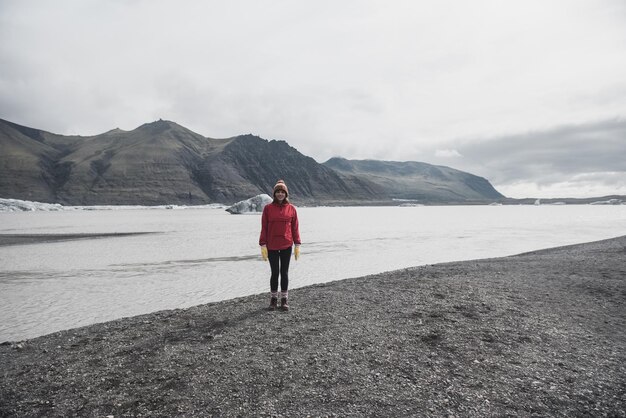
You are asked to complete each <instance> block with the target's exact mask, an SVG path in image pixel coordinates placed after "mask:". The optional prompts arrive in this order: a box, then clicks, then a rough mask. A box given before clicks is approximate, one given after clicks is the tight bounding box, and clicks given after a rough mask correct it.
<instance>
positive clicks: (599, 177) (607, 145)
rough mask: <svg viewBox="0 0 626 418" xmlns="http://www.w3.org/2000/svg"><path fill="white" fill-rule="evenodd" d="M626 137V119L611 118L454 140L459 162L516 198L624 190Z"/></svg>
mask: <svg viewBox="0 0 626 418" xmlns="http://www.w3.org/2000/svg"><path fill="white" fill-rule="evenodd" d="M625 138H626V120H624V119H611V120H605V121H600V122H595V123H588V124H581V125H567V126H561V127H557V128H554V129H550V130H546V131H537V132H528V133H524V134H519V135H509V136H502V137H495V138H490V139H483V140H465V141H462V143H457V144H455V147H456V148H457V149H458V150H459V152H460V153H461V154H462V155H463V158H462V159H461V160H460V161H459V162H458V164H457V165H456V166H455V167H458V166H462V167H463V168H464V169H466V170H468V171H471V172H473V173H477V174H480V175H482V176H484V177H486V178H488V179H489V180H490V181H491V182H492V183H494V184H495V185H497V186H498V187H499V189H500V190H508V191H509V193H514V194H515V197H525V196H522V195H520V193H534V195H533V196H537V197H549V196H547V194H549V193H555V192H556V191H557V190H558V189H561V190H562V192H563V193H569V194H570V195H571V196H593V195H599V194H615V193H624V192H626V158H624V156H625V155H626V140H625ZM435 156H437V154H436V152H435ZM593 185H596V187H595V189H596V190H595V191H594V188H593ZM538 193H539V194H540V195H541V196H539V195H538ZM511 196H513V195H511ZM563 197H565V196H563Z"/></svg>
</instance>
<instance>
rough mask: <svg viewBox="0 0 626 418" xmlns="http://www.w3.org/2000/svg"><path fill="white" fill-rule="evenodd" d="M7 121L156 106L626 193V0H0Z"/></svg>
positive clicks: (511, 186) (520, 184) (213, 128)
mask: <svg viewBox="0 0 626 418" xmlns="http://www.w3.org/2000/svg"><path fill="white" fill-rule="evenodd" d="M0 39H1V40H2V42H0V118H3V119H7V120H10V121H12V122H16V123H19V124H22V125H26V126H30V127H33V128H38V129H43V130H46V131H50V132H54V133H59V134H81V135H92V134H98V133H102V132H105V131H108V130H109V129H112V128H116V127H119V128H121V129H125V130H131V129H134V128H136V127H137V126H139V125H141V124H143V123H146V122H151V121H154V120H157V119H159V118H162V119H168V120H172V121H175V122H177V123H179V124H181V125H183V126H185V127H187V128H189V129H191V130H193V131H195V132H197V133H199V134H202V135H204V136H208V137H214V138H223V137H231V136H235V135H239V134H245V133H253V134H256V135H259V136H261V137H263V138H266V139H282V140H285V141H287V142H288V143H289V144H290V145H292V146H293V147H295V148H297V149H298V150H299V151H300V152H302V153H304V154H306V155H309V156H311V157H313V158H315V159H316V160H317V161H318V162H324V161H326V160H327V159H328V158H330V157H333V156H342V157H345V158H349V159H365V158H372V159H385V160H398V161H408V160H413V161H423V162H428V163H433V164H443V165H448V166H451V167H454V168H458V169H462V170H466V171H470V172H472V173H474V174H478V175H481V176H484V177H486V178H487V179H488V180H490V181H491V182H492V184H494V186H495V187H496V188H497V189H498V190H499V191H500V192H502V193H503V194H505V195H507V196H511V197H569V196H571V197H586V196H601V195H606V194H613V193H619V194H626V162H625V161H626V76H625V74H626V1H623V0H614V1H613V0H586V1H581V0H523V1H497V0H493V1H487V0H473V1H463V0H458V1H442V0H432V1H417V0H408V1H394V0H385V1H383V0H381V1H366V0H354V1H347V0H333V1H325V0H315V1H306V0H301V1H293V0H229V1H212V0H198V1H194V0H184V1H174V0H171V1H165V0H163V1H158V0H146V1H142V0H128V1H122V0H100V1H93V0H76V1H69V0H55V1H46V0H32V1H31V0H14V1H9V0H0Z"/></svg>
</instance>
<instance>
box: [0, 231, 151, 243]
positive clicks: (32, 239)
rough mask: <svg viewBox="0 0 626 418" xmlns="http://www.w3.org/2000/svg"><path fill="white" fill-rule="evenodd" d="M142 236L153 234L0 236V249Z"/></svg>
mask: <svg viewBox="0 0 626 418" xmlns="http://www.w3.org/2000/svg"><path fill="white" fill-rule="evenodd" d="M143 234H154V232H113V233H98V234H0V247H2V246H8V245H25V244H40V243H45V242H55V241H72V240H77V239H97V238H116V237H128V236H133V235H143Z"/></svg>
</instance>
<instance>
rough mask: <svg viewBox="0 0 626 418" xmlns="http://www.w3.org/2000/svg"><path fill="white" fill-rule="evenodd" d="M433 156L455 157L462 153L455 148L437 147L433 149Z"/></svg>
mask: <svg viewBox="0 0 626 418" xmlns="http://www.w3.org/2000/svg"><path fill="white" fill-rule="evenodd" d="M435 157H441V158H457V157H462V155H461V154H460V153H459V152H458V151H457V150H455V149H438V150H436V151H435Z"/></svg>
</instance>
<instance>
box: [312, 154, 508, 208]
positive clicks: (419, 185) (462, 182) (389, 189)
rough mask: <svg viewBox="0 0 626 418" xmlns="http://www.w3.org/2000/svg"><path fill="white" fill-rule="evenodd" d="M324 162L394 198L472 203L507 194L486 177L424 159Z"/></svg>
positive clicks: (333, 159) (336, 160)
mask: <svg viewBox="0 0 626 418" xmlns="http://www.w3.org/2000/svg"><path fill="white" fill-rule="evenodd" d="M324 165H325V166H327V167H330V168H332V169H334V170H336V171H338V172H340V173H342V174H346V175H354V176H357V177H359V178H361V179H363V180H366V181H368V182H369V183H372V184H375V185H376V186H378V187H379V188H381V189H382V190H384V191H385V192H384V194H385V196H387V197H389V198H391V199H407V200H419V201H424V202H430V203H433V202H434V203H464V202H467V203H469V202H471V201H478V202H484V201H485V200H486V199H501V198H503V197H504V196H502V195H501V194H500V193H499V192H498V191H497V190H496V189H494V187H493V186H492V185H491V184H490V183H489V181H487V180H486V179H485V178H483V177H478V176H475V175H473V174H470V173H466V172H463V171H459V170H455V169H454V168H450V167H444V166H436V165H432V164H427V163H422V162H416V161H404V162H397V161H378V160H346V159H344V158H331V159H330V160H328V161H326V162H325V163H324Z"/></svg>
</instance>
